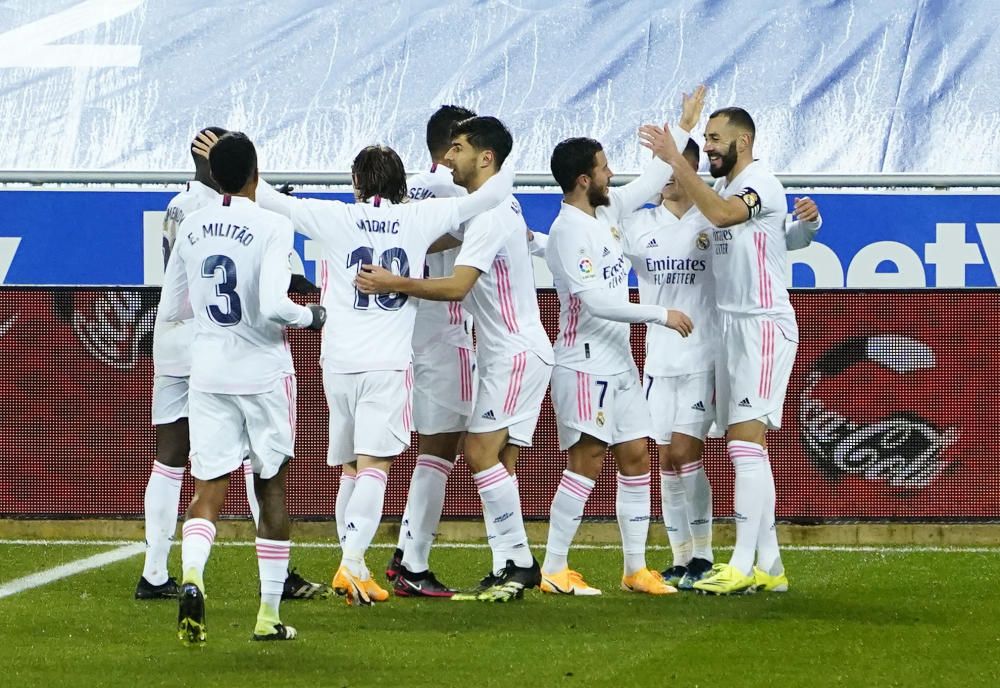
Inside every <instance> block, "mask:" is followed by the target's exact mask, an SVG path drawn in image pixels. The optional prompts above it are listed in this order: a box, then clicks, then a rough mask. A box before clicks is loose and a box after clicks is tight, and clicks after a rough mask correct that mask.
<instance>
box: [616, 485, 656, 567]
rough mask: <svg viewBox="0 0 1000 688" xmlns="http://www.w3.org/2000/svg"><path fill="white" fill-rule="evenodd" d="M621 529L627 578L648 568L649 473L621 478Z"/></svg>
mask: <svg viewBox="0 0 1000 688" xmlns="http://www.w3.org/2000/svg"><path fill="white" fill-rule="evenodd" d="M615 513H616V515H617V516H618V529H619V530H620V531H621V533H622V551H623V552H624V554H625V575H626V576H631V575H633V574H634V573H635V572H636V571H640V570H642V569H644V568H646V538H647V536H648V535H649V473H644V474H643V475H622V474H621V473H619V474H618V494H617V496H616V497H615Z"/></svg>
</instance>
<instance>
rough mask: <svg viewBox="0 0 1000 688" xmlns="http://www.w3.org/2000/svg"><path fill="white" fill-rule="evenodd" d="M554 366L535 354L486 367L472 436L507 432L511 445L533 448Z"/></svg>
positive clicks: (482, 368) (481, 371)
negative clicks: (505, 430)
mask: <svg viewBox="0 0 1000 688" xmlns="http://www.w3.org/2000/svg"><path fill="white" fill-rule="evenodd" d="M551 375H552V366H550V365H549V364H548V363H546V362H545V361H543V360H542V359H541V358H540V357H539V356H538V355H537V354H535V353H534V352H531V351H522V352H521V353H518V354H514V355H513V356H511V357H509V358H501V359H496V360H493V361H487V362H485V363H482V364H481V365H480V368H479V389H478V390H477V392H476V403H475V408H474V410H473V412H472V419H471V420H470V422H469V432H472V433H487V432H494V431H496V430H503V429H504V428H506V429H507V432H508V433H509V434H510V439H509V440H508V442H509V443H510V444H513V445H515V446H518V447H530V446H531V442H532V439H533V438H534V436H535V426H536V425H538V414H539V413H541V411H542V401H543V400H544V399H545V390H547V389H548V387H549V377H550V376H551Z"/></svg>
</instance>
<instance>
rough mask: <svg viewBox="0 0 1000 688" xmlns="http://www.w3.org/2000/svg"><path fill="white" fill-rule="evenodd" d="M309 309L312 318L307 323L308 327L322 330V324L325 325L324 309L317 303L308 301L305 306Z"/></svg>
mask: <svg viewBox="0 0 1000 688" xmlns="http://www.w3.org/2000/svg"><path fill="white" fill-rule="evenodd" d="M306 308H308V309H309V310H310V311H312V314H313V319H312V322H311V323H309V325H308V328H309V329H310V330H322V329H323V325H326V309H325V308H323V307H322V306H320V305H319V304H315V303H310V304H308V305H307V306H306Z"/></svg>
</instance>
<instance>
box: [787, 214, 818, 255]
mask: <svg viewBox="0 0 1000 688" xmlns="http://www.w3.org/2000/svg"><path fill="white" fill-rule="evenodd" d="M789 217H791V216H789ZM822 226H823V217H822V216H820V217H817V218H816V220H815V221H813V222H806V221H805V220H791V221H789V220H786V222H785V246H786V247H787V248H788V250H789V251H796V250H798V249H800V248H805V247H806V246H808V245H809V244H811V243H812V242H813V239H815V238H816V233H817V232H818V231H819V228H820V227H822Z"/></svg>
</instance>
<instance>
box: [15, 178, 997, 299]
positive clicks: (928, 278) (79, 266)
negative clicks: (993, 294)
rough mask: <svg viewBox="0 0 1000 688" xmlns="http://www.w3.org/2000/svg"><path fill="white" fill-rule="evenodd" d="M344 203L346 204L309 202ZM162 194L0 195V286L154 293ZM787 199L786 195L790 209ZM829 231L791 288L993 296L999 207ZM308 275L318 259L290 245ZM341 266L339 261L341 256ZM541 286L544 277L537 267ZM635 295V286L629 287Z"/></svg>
mask: <svg viewBox="0 0 1000 688" xmlns="http://www.w3.org/2000/svg"><path fill="white" fill-rule="evenodd" d="M309 195H312V196H317V197H322V198H339V199H340V200H345V201H346V200H351V196H350V195H349V194H332V193H326V194H309ZM172 196H173V192H166V191H0V284H3V283H6V284H16V285H144V284H145V285H158V284H160V283H161V281H162V277H163V256H162V249H161V235H160V228H161V224H162V220H163V211H164V209H165V208H166V206H167V203H168V202H169V201H170V198H171V197H172ZM793 197H794V194H789V201H790V202H791V200H792V198H793ZM812 197H813V198H814V199H816V201H817V202H818V204H819V206H820V208H821V211H822V214H823V217H824V225H823V229H822V230H821V231H820V234H819V235H818V237H817V239H816V241H815V242H814V243H813V245H812V246H810V247H808V248H806V249H803V250H800V251H795V252H793V253H790V254H789V261H790V263H791V264H792V269H791V271H790V276H791V278H792V286H795V287H822V288H833V289H835V288H841V287H851V288H922V287H994V286H997V285H998V284H1000V196H998V195H995V194H937V193H930V194H914V193H908V194H894V193H851V194H847V193H844V194H841V193H824V194H812ZM518 198H519V200H520V201H521V204H522V207H523V209H524V214H525V219H526V220H527V222H528V226H529V227H531V228H533V229H536V230H538V231H542V232H547V231H548V228H549V226H550V225H551V223H552V220H553V219H555V216H556V214H557V213H558V211H559V203H560V196H559V195H558V194H554V193H551V192H547V193H520V194H518ZM296 249H297V250H298V252H299V255H300V257H301V258H302V259H303V266H304V269H305V274H306V276H308V277H310V278H311V277H312V275H313V273H314V267H315V262H314V261H315V260H316V259H317V258H318V251H317V249H316V247H315V246H313V244H312V242H311V241H306V240H304V239H303V238H302V237H301V236H299V237H296ZM345 258H346V256H345ZM536 266H537V270H536V273H537V275H536V276H537V284H538V286H540V287H545V286H551V275H549V273H548V271H547V270H546V269H545V267H544V263H543V262H542V261H540V260H539V261H537V262H536ZM632 284H633V286H634V284H635V282H634V280H633V282H632Z"/></svg>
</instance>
